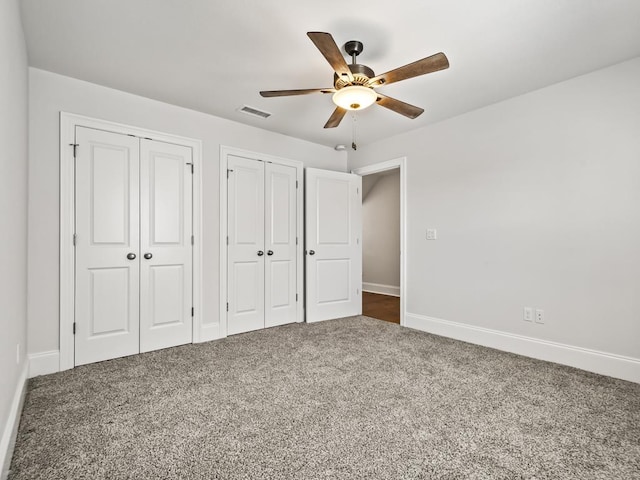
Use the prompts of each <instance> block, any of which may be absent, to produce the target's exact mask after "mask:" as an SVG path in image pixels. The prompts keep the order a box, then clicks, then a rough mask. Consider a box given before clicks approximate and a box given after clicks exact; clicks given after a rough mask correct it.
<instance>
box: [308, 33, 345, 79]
mask: <svg viewBox="0 0 640 480" xmlns="http://www.w3.org/2000/svg"><path fill="white" fill-rule="evenodd" d="M307 36H308V37H309V38H310V39H311V41H312V42H313V43H314V44H315V46H316V47H318V50H320V53H322V55H324V58H326V59H327V62H329V65H331V68H333V69H334V70H335V72H336V73H337V74H338V76H339V77H342V76H343V75H346V76H347V77H348V78H349V82H353V74H352V73H351V70H349V65H347V62H346V61H345V59H344V57H343V56H342V53H340V49H339V48H338V45H337V44H336V42H335V40H334V39H333V37H332V36H331V34H330V33H324V32H307Z"/></svg>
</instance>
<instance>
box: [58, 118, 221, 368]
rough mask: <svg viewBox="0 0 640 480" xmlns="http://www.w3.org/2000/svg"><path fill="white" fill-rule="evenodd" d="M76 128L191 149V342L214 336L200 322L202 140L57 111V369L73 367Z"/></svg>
mask: <svg viewBox="0 0 640 480" xmlns="http://www.w3.org/2000/svg"><path fill="white" fill-rule="evenodd" d="M76 127H87V128H93V129H96V130H105V131H108V132H113V133H119V134H123V135H134V136H136V137H141V138H151V139H152V140H158V141H160V142H165V143H173V144H177V145H182V146H185V147H189V148H191V151H192V155H193V157H192V161H193V191H192V201H193V207H192V208H193V210H192V216H193V227H192V228H193V236H194V245H193V272H192V274H193V286H192V288H193V291H192V294H193V307H194V315H193V343H199V342H206V341H208V340H211V339H213V338H215V334H213V335H212V332H210V329H207V326H208V325H203V323H202V290H201V289H202V268H201V264H202V248H201V245H202V197H201V191H202V176H201V172H202V141H201V140H198V139H194V138H188V137H182V136H178V135H172V134H168V133H163V132H158V131H155V130H149V129H147V128H141V127H133V126H130V125H125V124H122V123H117V122H111V121H109V120H101V119H96V118H91V117H86V116H84V115H77V114H74V113H67V112H60V310H59V314H60V364H59V370H60V371H62V370H69V369H71V368H73V367H74V335H73V322H74V319H75V318H74V317H75V314H74V310H75V307H74V305H75V268H76V266H75V255H74V245H73V234H74V233H75V193H74V192H75V169H74V163H75V162H74V156H73V149H74V147H73V144H74V143H75V130H76Z"/></svg>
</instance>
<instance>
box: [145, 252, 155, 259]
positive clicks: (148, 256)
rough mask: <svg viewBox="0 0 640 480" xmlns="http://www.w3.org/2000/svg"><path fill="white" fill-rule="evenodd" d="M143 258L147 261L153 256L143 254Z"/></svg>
mask: <svg viewBox="0 0 640 480" xmlns="http://www.w3.org/2000/svg"><path fill="white" fill-rule="evenodd" d="M143 257H144V258H146V259H147V260H149V259H150V258H151V257H153V255H152V254H150V253H145V254H144V255H143Z"/></svg>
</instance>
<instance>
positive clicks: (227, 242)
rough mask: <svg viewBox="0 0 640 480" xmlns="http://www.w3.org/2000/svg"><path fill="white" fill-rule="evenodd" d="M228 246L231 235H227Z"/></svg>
mask: <svg viewBox="0 0 640 480" xmlns="http://www.w3.org/2000/svg"><path fill="white" fill-rule="evenodd" d="M227 245H229V235H227Z"/></svg>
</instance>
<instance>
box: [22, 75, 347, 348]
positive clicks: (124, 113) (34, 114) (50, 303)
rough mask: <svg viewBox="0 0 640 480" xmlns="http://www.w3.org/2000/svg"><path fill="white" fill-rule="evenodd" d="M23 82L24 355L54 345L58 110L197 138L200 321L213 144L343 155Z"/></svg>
mask: <svg viewBox="0 0 640 480" xmlns="http://www.w3.org/2000/svg"><path fill="white" fill-rule="evenodd" d="M29 80H30V91H29V94H30V108H29V113H30V122H29V128H30V137H31V141H30V154H29V182H30V193H29V202H30V209H29V227H30V229H31V234H30V235H29V260H30V261H29V298H30V302H29V352H30V353H40V352H48V351H55V350H58V337H59V332H58V328H59V318H58V305H59V302H58V287H59V285H58V284H59V281H58V276H59V268H58V251H59V250H58V249H59V241H58V235H59V224H58V222H59V201H58V198H59V184H58V182H59V154H58V144H59V112H60V111H66V112H69V113H76V114H80V115H86V116H89V117H94V118H99V119H105V120H110V121H114V122H119V123H124V124H128V125H132V126H137V127H142V128H148V129H151V130H156V131H161V132H165V133H172V134H176V135H182V136H187V137H191V138H197V139H201V140H202V141H203V173H202V176H203V178H202V184H203V189H202V190H203V191H202V195H203V248H202V255H203V265H202V270H203V286H202V287H203V299H204V305H203V310H204V312H203V323H210V322H216V321H218V289H219V275H218V261H219V259H218V251H219V246H218V236H219V160H220V159H219V153H220V145H227V146H232V147H237V148H242V149H246V150H251V151H257V152H261V153H266V154H270V155H275V156H280V157H284V158H290V159H294V160H302V161H304V163H305V166H310V167H316V168H325V169H330V170H340V171H345V170H346V153H344V152H336V151H334V150H333V149H332V148H329V147H324V146H320V145H316V144H313V143H309V142H306V141H302V140H298V139H294V138H292V137H287V136H284V135H279V134H276V133H272V132H268V131H266V130H261V129H257V128H254V127H249V126H246V125H242V124H239V123H236V122H231V121H229V120H224V119H221V118H218V117H213V116H211V115H206V114H203V113H199V112H195V111H192V110H188V109H184V108H180V107H176V106H173V105H168V104H165V103H162V102H158V101H155V100H150V99H147V98H143V97H139V96H136V95H131V94H127V93H124V92H121V91H118V90H113V89H109V88H105V87H102V86H99V85H95V84H91V83H87V82H83V81H79V80H75V79H72V78H68V77H64V76H61V75H56V74H53V73H50V72H46V71H43V70H38V69H34V68H31V69H29ZM267 121H268V120H267ZM52 358H53V357H52Z"/></svg>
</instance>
